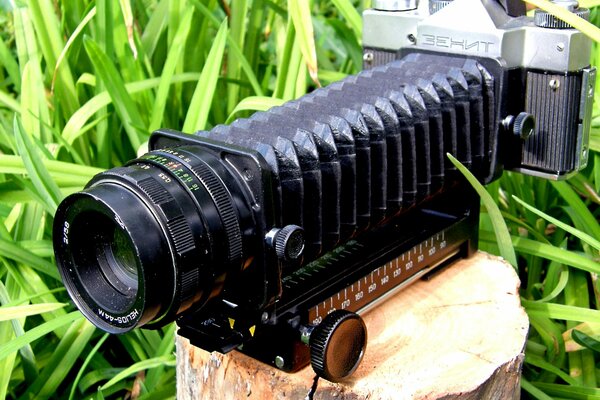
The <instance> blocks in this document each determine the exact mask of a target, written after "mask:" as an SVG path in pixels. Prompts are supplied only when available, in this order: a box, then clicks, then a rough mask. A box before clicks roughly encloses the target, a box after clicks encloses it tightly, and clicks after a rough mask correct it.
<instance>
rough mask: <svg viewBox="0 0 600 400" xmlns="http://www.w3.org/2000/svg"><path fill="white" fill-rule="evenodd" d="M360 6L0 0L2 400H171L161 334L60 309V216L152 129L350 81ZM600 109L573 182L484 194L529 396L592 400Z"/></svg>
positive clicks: (166, 337)
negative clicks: (510, 276) (98, 322)
mask: <svg viewBox="0 0 600 400" xmlns="http://www.w3.org/2000/svg"><path fill="white" fill-rule="evenodd" d="M536 1H538V0H536ZM15 3H16V6H15ZM225 3H227V4H228V7H224V6H223V4H225ZM365 3H366V2H365ZM588 3H589V5H590V6H595V5H596V4H595V3H594V1H593V0H590V1H588ZM596 3H597V2H596ZM365 5H366V4H363V3H362V2H357V1H353V2H351V1H349V0H335V1H333V2H326V1H317V0H315V1H314V2H313V3H309V2H306V1H302V0H289V1H283V0H251V1H250V0H235V1H231V2H223V1H217V0H143V1H127V0H97V1H91V0H68V1H67V0H62V1H55V0H22V1H19V2H13V1H8V0H5V1H2V0H0V8H1V9H0V399H1V398H10V399H17V398H19V399H27V398H44V397H54V398H65V399H68V398H73V399H81V398H111V397H119V398H120V397H124V396H126V395H128V394H130V393H131V392H132V391H134V392H135V395H136V396H137V397H138V398H140V399H152V398H156V399H162V398H169V397H174V395H175V371H174V367H173V366H174V362H175V361H174V360H175V359H174V347H173V346H174V340H173V335H174V326H173V325H170V326H168V327H165V328H164V329H162V330H159V331H145V330H140V331H135V332H132V333H130V334H127V335H122V336H109V335H106V334H104V333H103V332H101V331H99V330H97V329H95V328H94V327H92V325H90V324H89V323H88V322H87V321H86V320H85V319H83V317H81V315H80V314H79V313H78V312H77V311H74V308H73V306H71V305H70V303H69V300H68V296H67V295H66V293H65V290H64V288H63V286H62V283H61V282H60V280H59V278H58V274H57V270H56V268H55V266H54V260H53V255H52V245H51V242H50V231H51V229H50V228H51V224H52V216H53V214H54V211H55V210H56V206H57V204H58V203H59V202H60V199H61V198H62V197H64V196H65V195H67V194H69V193H72V192H74V191H77V190H79V189H81V187H82V186H83V185H84V184H85V183H86V182H87V181H88V180H89V179H90V178H91V177H92V176H93V175H94V174H95V173H97V172H99V171H101V170H102V169H105V168H109V167H113V166H117V165H120V164H122V163H123V162H125V161H127V160H129V159H131V158H133V157H135V155H136V154H137V153H138V152H140V151H143V149H144V147H145V143H146V141H147V139H148V137H149V133H150V132H151V130H152V129H156V128H158V127H167V128H173V129H178V130H184V131H188V132H189V131H193V130H196V129H202V128H209V127H211V126H214V125H216V124H219V123H223V122H225V121H227V120H229V121H230V120H232V119H234V118H236V117H238V116H243V115H247V114H248V113H249V112H251V111H253V110H263V109H267V108H269V107H271V106H273V105H277V104H280V103H281V102H283V101H286V100H289V99H293V98H296V97H298V96H301V95H303V94H304V93H306V92H307V91H309V90H311V89H312V88H314V87H315V86H317V85H319V84H321V85H326V84H328V83H329V82H331V81H335V80H337V79H340V78H342V77H344V76H345V75H346V74H349V73H353V72H356V71H358V70H359V68H360V65H361V62H362V56H361V48H360V39H358V38H360V33H361V22H360V11H361V10H362V9H363V7H364V6H365ZM592 16H593V20H594V21H596V23H597V18H598V15H597V11H596V10H594V11H593V13H592ZM583 29H589V27H583ZM593 34H594V32H590V35H592V36H593ZM599 57H600V52H598V51H595V52H594V56H593V58H594V59H593V61H592V62H593V64H595V65H598V64H600V62H598V61H600V59H599ZM599 104H600V102H596V106H595V109H594V126H593V131H592V139H591V148H592V153H591V158H590V162H589V165H588V167H587V168H586V169H585V170H584V171H583V172H582V173H580V174H579V175H578V176H576V177H575V178H574V179H572V180H570V181H569V182H561V183H552V182H547V181H543V180H540V179H536V178H531V177H526V176H522V175H518V174H511V173H505V174H504V176H503V177H502V178H501V179H500V180H499V181H497V182H494V183H492V184H491V185H489V187H488V188H487V192H488V193H489V197H488V198H486V201H485V207H484V212H483V213H482V216H481V247H482V248H483V249H485V250H487V251H490V252H493V253H496V254H504V256H505V257H506V258H507V259H509V260H511V262H513V263H514V264H516V265H517V266H518V271H519V274H520V277H521V280H522V287H521V295H522V298H523V305H524V307H525V309H526V310H527V312H528V314H529V316H530V320H531V326H532V327H531V333H530V337H529V340H528V343H527V353H526V354H527V356H526V359H525V366H524V371H523V372H524V381H523V389H524V397H527V396H529V397H532V398H538V399H547V398H550V397H559V398H570V399H576V398H600V394H599V392H600V389H598V387H599V385H598V382H597V379H598V377H600V370H599V369H598V367H597V363H598V360H599V357H600V355H599V354H598V352H599V351H600V342H599V341H600V323H599V321H600V320H599V319H598V318H599V317H598V314H599V313H600V311H598V307H599V304H600V284H599V283H598V274H599V273H600V264H599V262H598V261H599V258H600V257H599V244H598V240H599V238H600V225H599V224H598V219H599V218H598V217H599V215H598V214H599V213H600V207H599V205H600V196H599V195H598V192H599V190H600V108H599V107H598V105H599ZM503 225H504V226H503ZM497 232H500V237H501V240H500V241H498V240H497ZM498 243H500V245H499V244H498ZM549 396H550V397H549Z"/></svg>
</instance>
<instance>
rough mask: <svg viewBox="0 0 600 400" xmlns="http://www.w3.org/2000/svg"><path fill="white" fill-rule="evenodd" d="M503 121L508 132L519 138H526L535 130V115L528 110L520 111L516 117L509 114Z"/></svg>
mask: <svg viewBox="0 0 600 400" xmlns="http://www.w3.org/2000/svg"><path fill="white" fill-rule="evenodd" d="M502 123H503V125H504V129H506V131H507V132H510V133H512V134H513V135H515V136H516V137H518V138H519V139H523V140H525V139H527V138H528V137H529V136H531V135H532V134H533V133H534V132H535V117H534V116H533V115H531V114H529V113H526V112H520V113H519V115H517V116H516V117H515V116H512V115H509V116H508V117H506V118H505V119H504V121H503V122H502Z"/></svg>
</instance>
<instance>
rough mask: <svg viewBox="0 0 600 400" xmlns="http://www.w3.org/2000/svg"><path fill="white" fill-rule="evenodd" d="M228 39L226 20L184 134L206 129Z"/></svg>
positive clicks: (189, 114) (187, 116) (199, 85)
mask: <svg viewBox="0 0 600 400" xmlns="http://www.w3.org/2000/svg"><path fill="white" fill-rule="evenodd" d="M226 39H227V21H226V20H225V21H223V23H221V26H220V27H219V31H218V32H217V35H216V36H215V40H214V42H213V45H212V47H211V48H210V52H209V53H208V57H207V58H206V63H205V64H204V68H202V73H201V74H200V79H199V80H198V84H197V85H196V89H195V90H194V95H193V96H192V101H191V102H190V107H189V109H188V112H187V115H186V117H185V122H184V123H183V131H184V132H195V131H198V130H201V129H204V128H205V126H206V121H207V120H208V113H209V111H210V106H211V104H212V101H213V98H214V95H215V89H216V87H217V80H218V77H219V72H220V70H221V63H222V61H223V52H224V51H225V43H226Z"/></svg>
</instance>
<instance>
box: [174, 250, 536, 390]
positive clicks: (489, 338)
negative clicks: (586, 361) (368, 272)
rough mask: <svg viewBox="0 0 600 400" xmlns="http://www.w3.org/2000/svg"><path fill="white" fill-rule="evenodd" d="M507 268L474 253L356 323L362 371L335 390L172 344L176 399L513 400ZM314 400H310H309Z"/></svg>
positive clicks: (514, 359)
mask: <svg viewBox="0 0 600 400" xmlns="http://www.w3.org/2000/svg"><path fill="white" fill-rule="evenodd" d="M518 287H519V281H518V278H517V276H516V274H515V271H514V270H513V268H512V267H511V266H510V265H509V264H507V263H506V262H504V261H502V260H501V259H499V258H497V257H493V256H490V255H488V254H485V253H481V252H480V253H478V254H476V255H475V256H474V257H472V258H469V259H466V260H461V261H459V262H457V263H455V264H454V265H452V266H450V267H448V268H446V269H444V270H442V271H440V272H439V273H437V274H436V275H434V276H433V277H432V278H431V279H430V280H427V281H424V280H422V281H418V282H416V283H415V284H413V285H411V286H409V287H407V288H406V289H404V290H403V291H402V292H400V293H398V294H397V295H395V296H393V297H391V298H389V299H387V300H386V301H385V302H384V303H381V304H379V305H378V306H377V307H374V308H372V309H371V310H369V311H368V312H367V313H366V314H363V315H362V316H363V318H364V320H365V323H366V325H367V329H368V333H369V338H368V345H367V350H366V353H365V356H364V359H363V361H362V364H361V365H360V367H359V368H358V369H357V371H356V372H355V373H354V374H353V375H352V376H351V377H350V378H348V379H347V380H346V381H344V382H343V383H337V384H334V383H331V382H328V381H326V380H324V379H319V380H318V381H317V384H316V389H315V388H314V387H313V384H314V382H315V375H314V373H313V371H312V368H311V367H310V366H308V367H307V368H304V369H303V370H301V371H300V372H298V373H294V374H288V373H285V372H281V371H279V370H277V369H275V368H272V367H270V366H267V365H265V364H262V363H260V362H258V361H255V360H253V359H251V358H249V357H247V356H245V355H244V354H241V353H239V352H236V351H233V352H231V353H229V354H225V355H223V354H219V353H208V352H206V351H204V350H201V349H198V348H196V347H193V346H191V345H190V343H189V342H188V341H187V339H185V338H182V337H177V398H178V399H180V400H185V399H305V398H312V399H315V400H316V399H336V400H340V399H444V400H448V399H515V398H519V395H520V385H519V382H520V372H521V365H522V361H523V356H524V355H523V349H524V346H525V340H526V336H527V331H528V326H529V323H528V319H527V315H526V314H525V312H524V310H523V309H522V308H521V305H520V300H519V294H518ZM311 396H312V397H311Z"/></svg>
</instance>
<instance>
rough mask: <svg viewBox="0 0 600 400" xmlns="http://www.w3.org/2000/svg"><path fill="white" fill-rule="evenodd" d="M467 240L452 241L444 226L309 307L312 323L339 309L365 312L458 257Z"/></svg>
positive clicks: (316, 322)
mask: <svg viewBox="0 0 600 400" xmlns="http://www.w3.org/2000/svg"><path fill="white" fill-rule="evenodd" d="M464 243H465V241H462V242H459V243H456V242H455V243H453V244H449V243H448V241H447V240H446V231H445V230H444V231H441V232H439V233H437V234H435V235H433V236H431V237H430V238H428V239H427V240H424V241H423V242H421V243H419V244H417V245H415V246H413V247H412V248H410V249H409V250H408V251H405V252H404V253H402V254H400V255H399V256H398V257H396V258H394V259H393V260H391V261H388V262H387V263H385V264H384V265H381V266H380V267H378V268H375V269H374V270H372V271H371V272H370V273H369V274H367V275H365V276H363V277H362V278H361V279H359V280H357V281H355V282H354V283H352V284H351V285H349V286H346V287H345V288H344V289H342V290H340V291H338V292H337V293H336V294H334V295H333V296H331V297H329V298H326V299H325V300H323V301H322V302H320V303H319V304H317V305H315V306H314V307H312V308H310V309H309V311H308V321H309V323H311V324H313V325H318V324H320V323H321V321H322V320H323V318H325V316H327V315H328V314H329V313H331V312H333V311H335V310H339V309H343V310H348V311H353V312H358V313H364V312H366V311H367V310H368V309H370V308H371V307H373V306H374V305H376V304H377V303H379V302H380V301H383V300H384V299H386V298H387V297H388V296H391V295H393V294H394V293H396V292H397V291H399V290H400V289H402V288H404V287H405V286H407V285H409V284H411V283H412V282H414V281H416V280H418V279H420V278H422V277H423V275H425V274H427V273H428V272H430V271H433V270H434V269H435V268H437V267H438V266H440V265H442V264H444V263H446V262H447V261H450V260H453V259H455V258H457V256H459V254H460V250H461V246H462V245H463V244H464ZM415 270H416V272H415Z"/></svg>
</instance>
